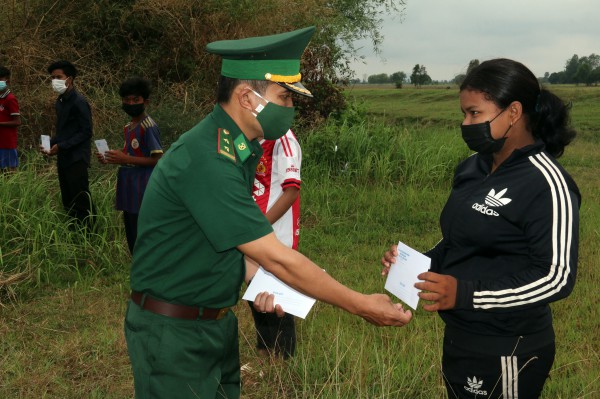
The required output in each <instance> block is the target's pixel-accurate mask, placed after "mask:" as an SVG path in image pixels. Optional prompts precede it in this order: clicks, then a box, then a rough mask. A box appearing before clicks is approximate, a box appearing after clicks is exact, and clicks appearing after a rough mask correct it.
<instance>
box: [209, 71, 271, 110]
mask: <svg viewBox="0 0 600 399" xmlns="http://www.w3.org/2000/svg"><path fill="white" fill-rule="evenodd" d="M240 83H247V84H249V85H250V87H252V88H253V89H254V90H256V91H257V92H258V94H261V95H262V94H265V91H266V90H267V87H268V86H269V81H267V80H240V79H235V78H228V77H226V76H223V75H221V77H220V78H219V85H218V86H217V103H219V104H225V103H228V102H229V100H230V99H231V94H233V89H235V88H236V86H237V85H239V84H240Z"/></svg>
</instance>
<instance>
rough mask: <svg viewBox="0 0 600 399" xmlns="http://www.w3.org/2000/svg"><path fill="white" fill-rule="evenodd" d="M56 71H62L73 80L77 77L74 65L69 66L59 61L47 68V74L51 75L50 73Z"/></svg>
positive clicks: (66, 62) (67, 63) (65, 62)
mask: <svg viewBox="0 0 600 399" xmlns="http://www.w3.org/2000/svg"><path fill="white" fill-rule="evenodd" d="M57 69H62V71H63V72H64V73H65V75H66V76H68V77H70V78H73V79H75V77H77V68H75V65H73V64H71V63H70V62H69V61H65V60H60V61H56V62H53V63H52V64H50V66H48V73H52V71H55V70H57Z"/></svg>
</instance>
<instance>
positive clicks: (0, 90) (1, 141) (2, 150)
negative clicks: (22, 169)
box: [0, 66, 21, 170]
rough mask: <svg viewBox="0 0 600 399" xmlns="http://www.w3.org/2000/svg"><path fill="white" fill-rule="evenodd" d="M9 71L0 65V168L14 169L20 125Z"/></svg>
mask: <svg viewBox="0 0 600 399" xmlns="http://www.w3.org/2000/svg"><path fill="white" fill-rule="evenodd" d="M9 84H10V71H9V70H8V69H7V68H6V67H3V66H0V169H2V170H15V169H16V168H17V166H19V157H18V155H17V129H18V127H19V126H20V125H21V116H20V113H19V102H18V101H17V98H16V97H15V95H14V94H13V93H12V92H11V91H10V89H9V88H8V85H9Z"/></svg>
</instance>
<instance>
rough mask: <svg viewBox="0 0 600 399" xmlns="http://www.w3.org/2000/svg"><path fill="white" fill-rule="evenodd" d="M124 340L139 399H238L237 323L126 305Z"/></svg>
mask: <svg viewBox="0 0 600 399" xmlns="http://www.w3.org/2000/svg"><path fill="white" fill-rule="evenodd" d="M125 339H126V340H127V351H128V353H129V359H130V360H131V367H132V369H133V381H134V385H135V397H136V398H137V399H197V398H202V399H238V398H239V397H240V358H239V347H238V323H237V318H236V317H235V315H234V314H233V312H231V311H230V312H229V313H228V314H227V315H226V316H225V317H223V318H222V319H220V320H184V319H175V318H170V317H166V316H162V315H159V314H155V313H152V312H150V311H147V310H143V309H141V308H140V307H139V306H138V305H136V304H134V303H133V302H131V301H130V302H129V305H128V307H127V314H126V316H125Z"/></svg>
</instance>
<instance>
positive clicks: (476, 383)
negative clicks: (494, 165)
mask: <svg viewBox="0 0 600 399" xmlns="http://www.w3.org/2000/svg"><path fill="white" fill-rule="evenodd" d="M492 191H493V190H492ZM467 384H468V385H469V386H463V388H464V389H465V391H467V392H471V393H474V394H475V395H482V396H487V394H488V393H487V391H484V390H481V389H479V388H481V386H482V385H483V379H480V380H477V377H475V376H473V378H470V377H467Z"/></svg>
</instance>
